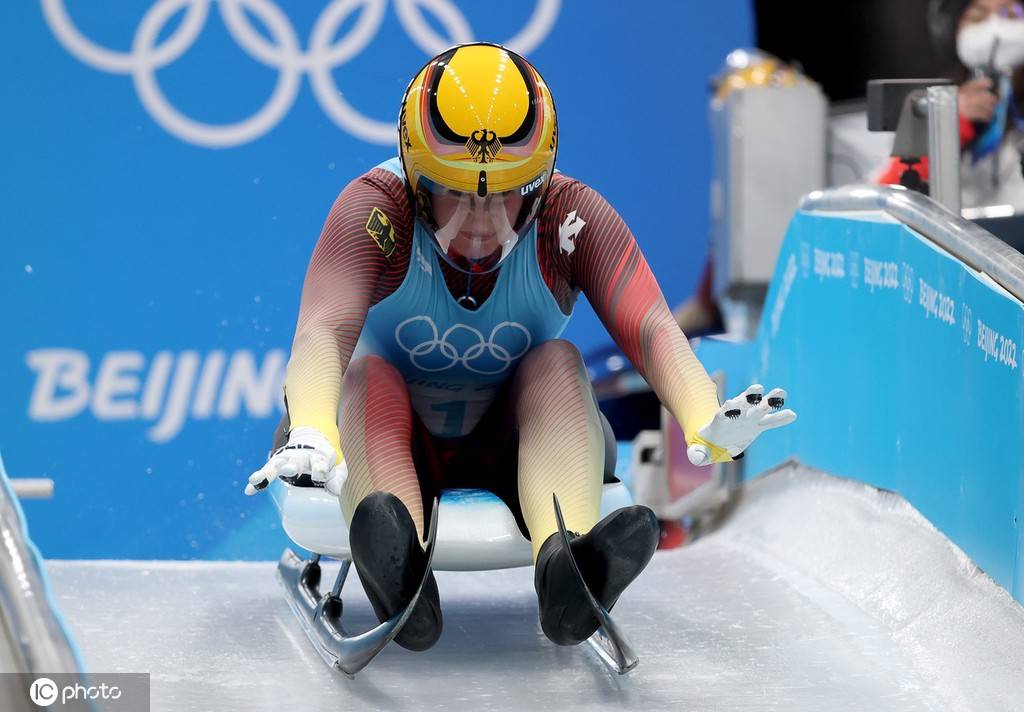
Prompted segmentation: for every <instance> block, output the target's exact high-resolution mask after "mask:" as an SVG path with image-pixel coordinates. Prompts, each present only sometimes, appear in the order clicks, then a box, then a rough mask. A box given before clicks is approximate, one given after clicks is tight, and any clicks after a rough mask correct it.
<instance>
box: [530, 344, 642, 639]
mask: <svg viewBox="0 0 1024 712" xmlns="http://www.w3.org/2000/svg"><path fill="white" fill-rule="evenodd" d="M514 386H515V388H514V391H513V396H514V399H515V405H516V420H517V423H518V426H519V493H520V494H519V496H520V500H521V503H522V509H523V516H524V518H525V519H526V525H527V528H528V529H529V530H530V538H531V540H532V542H533V553H534V562H535V568H534V587H535V588H536V590H537V602H538V606H539V609H540V624H541V629H542V630H543V631H544V634H545V635H547V637H548V638H549V639H550V640H552V641H553V642H555V643H558V644H559V645H575V644H577V643H580V642H582V641H584V640H586V639H587V638H589V637H590V636H591V635H592V634H593V633H594V631H595V630H597V627H598V625H599V622H598V619H597V617H596V616H595V615H594V614H593V612H592V609H591V608H590V605H589V603H588V599H587V596H586V593H585V592H584V591H583V589H582V588H581V587H580V585H579V581H578V577H577V574H576V568H575V566H574V565H573V560H575V562H576V564H577V565H578V566H579V569H580V573H582V575H583V579H584V581H585V582H586V586H587V588H589V589H590V591H591V592H592V593H593V595H594V596H595V597H596V599H597V600H598V602H599V603H600V604H601V605H602V606H604V607H605V609H606V610H611V608H612V606H614V605H615V602H616V601H617V600H618V598H619V596H620V595H621V593H622V592H623V590H625V588H626V587H627V586H628V585H629V584H630V583H631V582H632V581H633V580H634V579H635V578H636V577H637V576H638V575H639V574H640V572H641V571H642V570H643V568H644V567H645V566H646V565H647V562H648V561H650V559H651V556H652V555H653V554H654V550H655V548H657V545H658V520H657V518H656V517H655V516H654V512H652V511H651V510H650V509H648V508H647V507H640V506H635V505H634V506H631V507H623V508H622V509H618V510H616V511H615V512H612V513H611V514H609V515H608V516H607V517H605V518H604V519H602V520H601V521H598V517H599V516H600V510H601V491H602V484H603V479H604V461H605V442H604V439H605V436H604V429H603V427H602V424H601V420H600V415H599V412H598V410H597V404H596V402H595V400H594V395H593V392H592V391H591V388H590V382H589V381H588V379H587V375H586V369H585V367H584V365H583V359H581V358H580V355H579V352H578V351H577V350H576V348H575V347H573V346H572V345H571V344H569V343H568V342H565V341H558V340H555V341H548V342H546V343H544V344H542V345H540V346H539V347H537V348H536V349H534V350H533V351H531V352H530V354H528V355H527V356H526V358H524V359H523V363H522V364H521V365H520V367H519V370H518V371H517V373H516V382H515V384H514ZM552 494H555V495H557V496H558V501H559V505H560V506H561V508H562V513H563V516H564V518H565V525H566V528H567V529H568V530H570V531H571V532H572V534H570V548H571V550H572V553H571V555H570V553H569V551H567V550H566V549H565V547H564V545H563V544H562V542H561V540H560V538H559V535H558V534H557V531H558V525H557V523H556V520H555V515H554V506H553V504H552V499H551V495H552Z"/></svg>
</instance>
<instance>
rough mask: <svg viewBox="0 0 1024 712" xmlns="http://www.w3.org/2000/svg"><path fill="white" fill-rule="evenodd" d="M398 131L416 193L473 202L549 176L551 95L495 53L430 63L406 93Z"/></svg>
mask: <svg viewBox="0 0 1024 712" xmlns="http://www.w3.org/2000/svg"><path fill="white" fill-rule="evenodd" d="M399 124H400V125H399V139H400V141H399V145H400V149H401V157H402V166H403V168H404V169H405V174H406V178H407V179H408V181H409V187H410V188H411V189H412V191H413V192H414V193H415V192H416V189H417V184H418V182H419V180H420V178H427V179H429V180H430V181H432V182H433V183H435V184H439V185H443V186H445V187H446V188H449V189H452V190H458V191H464V192H472V193H476V194H478V195H486V194H488V193H491V192H503V191H507V190H517V189H522V188H523V187H525V186H527V185H531V184H533V183H534V182H535V180H536V178H537V176H538V175H542V174H550V172H551V170H552V169H553V168H554V162H555V154H556V151H557V141H556V138H555V137H556V135H557V134H556V130H555V125H556V119H555V106H554V102H553V101H552V98H551V93H550V92H549V91H548V87H547V85H546V84H545V82H544V80H543V78H542V77H541V76H540V74H539V73H538V72H537V70H536V69H534V68H533V66H532V65H531V64H530V63H529V62H527V61H526V60H525V59H524V58H523V57H520V56H519V55H518V54H516V53H515V52H512V51H511V50H508V49H506V48H504V47H500V46H498V45H493V44H484V43H477V44H467V45H459V46H457V47H453V48H452V49H449V50H447V51H446V52H443V53H441V54H439V55H438V56H437V57H435V58H434V59H432V60H431V61H430V62H428V63H427V65H426V66H425V67H423V69H421V70H420V71H419V73H417V75H416V77H415V78H414V79H413V80H412V82H411V83H410V84H409V87H408V89H407V90H406V93H405V97H404V98H403V100H402V108H401V112H400V115H399ZM541 185H543V183H542V184H541ZM537 187H540V186H536V187H534V188H531V189H530V191H527V192H532V191H534V190H536V188H537ZM524 195H525V193H524Z"/></svg>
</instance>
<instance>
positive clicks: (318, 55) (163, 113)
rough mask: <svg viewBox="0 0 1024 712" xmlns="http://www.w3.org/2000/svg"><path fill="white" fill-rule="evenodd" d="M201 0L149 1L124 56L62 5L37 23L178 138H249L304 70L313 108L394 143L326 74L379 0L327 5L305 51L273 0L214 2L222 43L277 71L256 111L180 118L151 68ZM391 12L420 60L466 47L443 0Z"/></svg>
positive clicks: (548, 21) (543, 9)
mask: <svg viewBox="0 0 1024 712" xmlns="http://www.w3.org/2000/svg"><path fill="white" fill-rule="evenodd" d="M211 1H212V0H157V1H156V2H155V3H153V5H151V6H150V8H149V9H148V10H147V11H146V14H145V16H144V17H143V18H142V21H141V22H140V23H139V26H138V28H137V29H136V32H135V37H134V39H133V40H132V46H131V50H130V51H128V52H121V51H116V50H112V49H108V48H106V47H103V46H101V45H98V44H96V43H95V42H93V41H92V40H91V39H89V38H88V37H86V36H85V35H84V34H82V32H81V31H80V30H79V29H78V27H77V26H75V24H74V22H73V21H72V20H71V17H70V15H69V14H68V11H67V8H66V7H65V6H64V0H42V7H43V16H44V17H45V18H46V22H47V24H48V25H49V26H50V29H51V30H52V31H53V34H54V36H55V37H56V38H57V39H58V40H59V41H60V43H61V44H62V45H64V48H65V49H66V50H67V51H68V52H70V53H71V54H72V55H74V56H75V57H76V58H77V59H79V60H80V61H82V62H84V63H86V64H88V65H90V66H92V67H94V68H96V69H99V70H101V71H105V72H109V73H111V74H130V75H131V77H132V80H133V81H134V83H135V91H136V93H137V94H138V96H139V100H140V101H141V102H142V104H143V106H144V107H145V108H146V110H147V111H148V112H149V114H150V116H152V117H153V119H154V120H155V121H156V122H157V123H158V124H160V126H162V127H163V128H164V129H165V130H167V131H168V132H170V133H171V134H173V135H175V136H177V137H178V138H179V139H181V140H183V141H188V142H189V143H193V144H197V145H199V146H207V147H210V148H225V147H229V146H238V145H241V144H245V143H249V142H250V141H254V140H256V139H258V138H259V137H260V136H263V135H264V134H265V133H267V132H268V131H270V130H271V129H273V128H274V127H275V126H277V124H278V123H279V122H280V121H281V119H283V118H284V116H285V114H287V113H288V111H290V110H291V107H292V105H293V104H294V103H295V98H296V96H297V95H298V93H299V89H300V88H301V86H302V81H301V79H302V74H303V72H308V73H309V79H310V86H311V87H312V89H313V94H314V95H315V96H316V100H317V102H318V103H319V104H320V107H321V108H322V109H323V110H324V113H326V114H327V115H328V116H329V117H330V118H331V119H332V120H333V121H334V122H335V124H337V125H338V127H339V128H341V129H344V130H345V131H348V132H349V133H350V134H351V135H352V136H354V137H356V138H359V139H362V140H363V141H367V142H369V143H379V144H393V143H394V142H395V135H396V129H395V123H394V121H378V120H377V119H373V118H370V117H368V116H364V115H363V114H361V113H359V112H358V111H357V110H356V109H355V108H354V107H353V106H352V105H351V104H349V103H348V101H347V100H346V99H345V97H344V96H343V95H342V93H341V91H340V90H339V89H338V87H337V85H336V84H335V82H334V77H333V76H332V74H331V73H332V72H333V71H334V70H335V69H337V68H338V67H340V66H342V65H343V64H345V63H346V62H348V61H350V60H351V59H353V58H354V57H355V56H357V55H358V54H359V53H361V52H362V51H363V50H364V49H365V48H366V47H367V46H368V45H369V44H370V42H371V41H373V39H374V38H375V37H376V35H377V33H378V31H379V30H380V27H381V24H382V23H383V21H384V16H385V12H386V10H387V5H388V1H387V0H332V1H331V2H330V3H328V4H327V5H326V6H325V7H324V9H323V10H322V11H321V13H320V15H319V16H318V17H317V19H316V23H315V24H314V25H313V30H312V32H311V33H310V38H309V43H308V48H307V49H306V51H305V52H303V51H302V48H301V46H300V42H299V37H298V35H297V34H296V32H295V27H294V26H293V25H292V23H291V21H290V20H289V18H288V16H287V15H286V14H285V13H284V11H283V10H281V8H280V7H278V6H277V5H276V4H275V3H274V2H273V0H218V2H217V6H218V8H219V9H220V14H221V17H222V18H223V20H224V24H225V26H226V27H227V30H228V32H229V33H230V35H231V37H232V39H233V40H234V41H235V42H236V43H237V44H238V46H239V47H241V48H242V49H243V50H244V51H245V52H247V53H248V54H249V55H250V56H251V57H252V58H253V59H255V60H256V61H258V62H260V63H261V64H264V65H266V66H268V67H272V68H274V69H276V70H277V71H278V78H277V83H276V85H275V86H274V90H273V92H272V93H271V95H270V98H269V99H268V100H267V102H266V103H265V104H264V105H263V107H262V108H260V109H259V110H257V111H256V113H255V114H253V115H252V116H250V117H248V118H246V119H243V120H242V121H239V122H236V123H232V124H207V123H203V122H200V121H196V120H195V119H193V118H191V117H189V116H186V115H185V114H183V113H182V112H180V111H179V110H178V109H177V108H175V107H174V106H173V105H172V104H171V102H170V101H169V100H168V98H167V96H166V95H165V94H164V93H163V91H162V90H161V89H160V86H159V85H158V84H157V80H156V71H157V70H158V69H161V68H163V67H166V66H168V65H169V64H171V63H172V62H174V61H176V60H177V59H179V58H180V57H181V56H182V55H183V54H184V53H185V52H187V51H188V50H189V49H190V48H191V47H192V45H193V44H195V42H196V40H197V38H198V37H199V33H201V32H202V31H203V28H204V27H205V26H206V20H207V16H208V15H209V11H210V3H211ZM560 1H561V0H536V5H535V6H534V9H533V14H532V15H531V16H530V19H529V20H528V21H527V23H526V25H525V26H524V27H523V28H522V30H520V32H519V33H518V34H516V35H515V36H514V37H512V38H511V39H508V40H506V41H505V42H504V44H505V45H506V46H507V47H509V48H510V49H513V50H515V51H517V52H519V53H520V54H526V53H528V52H530V51H532V50H533V49H534V48H535V47H537V46H538V45H539V44H540V43H541V42H543V41H544V39H545V38H546V37H547V36H548V33H549V32H550V31H551V28H552V26H553V25H554V24H555V20H556V19H557V17H558V9H559V5H560ZM394 5H395V11H396V14H397V15H398V20H399V22H400V23H401V25H402V27H404V28H405V31H406V32H407V33H408V35H409V37H410V39H412V41H413V42H414V43H415V44H416V46H417V47H419V48H420V49H422V50H423V51H424V52H426V53H427V54H428V55H435V54H438V53H440V52H443V51H444V50H445V49H447V48H448V47H450V46H452V45H455V44H462V43H465V42H471V41H473V31H472V29H470V27H469V23H468V22H467V21H466V18H465V17H464V16H463V15H462V12H461V11H460V10H459V8H458V7H457V6H456V5H455V4H454V3H452V2H451V0H394ZM423 8H426V9H428V10H429V11H430V13H431V14H432V15H433V16H434V18H435V19H436V20H437V22H438V24H439V25H440V26H441V27H443V28H444V31H445V33H446V34H447V37H444V36H441V35H440V34H438V33H437V32H436V31H435V30H434V29H433V27H431V25H430V23H429V22H427V20H426V19H424V17H423V14H422V9H423ZM360 9H361V10H362V12H361V13H360V14H359V15H358V18H357V19H356V21H355V22H354V23H352V27H351V29H350V30H349V31H348V32H347V33H346V34H345V35H344V36H343V37H341V38H339V39H337V40H336V41H335V40H334V38H335V36H336V35H337V34H338V30H339V29H341V27H342V26H344V25H345V24H346V21H347V20H348V19H349V18H350V17H351V16H352V15H353V13H356V12H357V11H359V10H360ZM182 10H184V12H185V16H184V18H183V19H182V21H181V23H180V24H179V25H178V28H177V29H175V30H174V31H173V32H171V33H170V35H169V36H168V37H167V38H166V39H164V40H163V41H160V39H159V38H160V37H161V34H162V33H163V31H164V29H165V28H166V27H167V25H168V23H170V22H171V21H172V20H173V18H174V17H175V16H176V15H177V14H178V13H179V12H180V11H182ZM246 11H248V13H249V14H251V15H254V16H255V17H257V18H258V19H259V21H260V23H262V24H263V25H264V27H266V29H267V32H268V34H269V36H270V39H267V38H266V37H265V36H264V35H263V34H262V33H261V32H260V31H259V30H258V29H256V28H255V27H254V26H253V24H252V21H251V20H250V19H249V17H248V16H247V15H246ZM332 42H333V43H332Z"/></svg>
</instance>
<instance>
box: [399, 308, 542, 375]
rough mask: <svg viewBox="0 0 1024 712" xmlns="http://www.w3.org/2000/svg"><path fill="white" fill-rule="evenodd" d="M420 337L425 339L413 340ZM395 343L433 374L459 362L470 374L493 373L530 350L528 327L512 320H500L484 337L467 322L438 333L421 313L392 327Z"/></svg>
mask: <svg viewBox="0 0 1024 712" xmlns="http://www.w3.org/2000/svg"><path fill="white" fill-rule="evenodd" d="M417 325H422V326H417ZM417 332H418V333H417ZM423 336H426V338H422V340H420V341H419V342H418V343H416V339H417V338H421V337H423ZM395 342H396V343H397V344H398V346H399V347H400V348H401V349H402V350H403V351H405V352H406V353H407V354H409V361H410V362H411V363H412V365H413V366H415V367H416V368H418V369H420V370H421V371H426V372H428V373H436V372H438V371H447V370H448V369H450V368H454V367H455V366H459V365H461V366H462V367H463V368H465V369H466V370H468V371H472V372H473V373H477V374H480V375H484V376H494V375H497V374H499V373H504V372H505V371H507V370H508V369H509V367H510V366H512V365H513V364H514V363H515V362H516V361H518V360H519V359H520V358H522V357H523V356H524V355H525V354H526V352H527V351H529V350H530V346H531V345H532V343H533V337H532V336H531V335H530V331H529V329H527V328H526V327H525V326H523V325H522V324H520V323H518V322H514V321H503V322H501V323H500V324H498V325H497V326H495V327H494V328H493V329H491V334H490V336H488V337H487V338H486V339H485V338H484V335H483V332H481V331H480V330H478V329H474V328H473V327H472V326H468V325H466V324H453V325H452V326H450V327H448V328H447V329H446V330H445V332H444V334H440V335H439V332H438V329H437V324H435V323H434V320H433V319H431V318H430V317H429V316H425V315H421V316H414V317H411V318H409V319H406V320H405V321H403V322H402V323H401V324H399V325H398V326H397V327H396V328H395Z"/></svg>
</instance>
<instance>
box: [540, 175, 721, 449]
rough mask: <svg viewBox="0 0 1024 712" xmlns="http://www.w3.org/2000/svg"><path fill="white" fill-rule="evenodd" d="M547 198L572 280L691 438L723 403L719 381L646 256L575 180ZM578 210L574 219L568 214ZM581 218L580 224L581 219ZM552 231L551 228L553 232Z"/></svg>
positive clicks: (609, 210) (602, 202) (596, 196)
mask: <svg viewBox="0 0 1024 712" xmlns="http://www.w3.org/2000/svg"><path fill="white" fill-rule="evenodd" d="M559 188H560V189H559V190H555V186H554V185H553V186H552V195H550V196H549V197H548V204H547V205H546V206H545V209H544V219H545V220H548V221H551V220H554V221H555V224H549V225H547V226H543V225H542V229H544V230H545V232H546V233H547V231H548V230H551V231H552V232H553V233H554V234H558V235H559V242H560V253H561V254H562V255H564V259H565V262H566V263H568V266H567V269H568V275H567V277H568V279H569V281H570V284H572V285H573V286H575V287H576V288H578V289H580V290H581V291H582V292H583V293H584V294H585V295H586V297H587V299H588V300H589V301H590V303H591V305H593V307H594V311H596V312H597V315H598V316H599V317H600V319H601V321H602V322H603V323H604V325H605V327H606V328H607V329H608V332H609V333H610V334H611V335H612V338H614V339H615V342H616V343H617V344H618V345H619V347H620V348H621V349H622V350H623V351H624V352H625V354H626V356H627V357H628V358H629V360H630V361H631V362H632V363H633V365H634V366H635V367H636V369H637V371H639V372H640V374H641V375H642V376H643V377H644V378H645V379H647V382H648V383H649V384H650V385H651V388H653V389H654V392H655V393H656V394H657V395H658V398H659V399H661V402H662V403H663V404H664V405H665V407H667V408H668V409H669V411H670V412H671V413H672V415H673V416H675V418H676V419H677V420H678V421H679V423H680V424H681V425H682V426H683V431H684V432H685V433H686V435H687V438H688V439H689V438H690V437H692V436H693V435H696V434H697V433H698V432H699V430H700V428H702V427H703V426H704V425H706V424H707V423H708V422H710V421H711V419H712V418H713V416H714V415H715V411H717V410H718V407H719V404H718V394H717V390H716V388H715V384H714V383H713V382H712V381H711V379H710V378H709V377H708V374H707V372H706V371H705V370H704V367H703V366H702V365H701V363H700V361H698V360H697V357H696V356H695V355H694V353H693V351H692V350H691V349H690V345H689V343H688V342H687V340H686V337H685V336H684V335H683V332H682V331H680V329H679V326H678V325H677V324H676V321H675V319H673V318H672V313H671V312H670V311H669V308H668V305H667V304H666V303H665V297H664V296H663V295H662V293H661V289H660V288H659V287H658V283H657V281H656V280H655V278H654V275H653V274H652V273H651V269H650V267H649V266H648V265H647V260H645V259H644V256H643V254H642V253H641V252H640V248H639V246H638V245H637V244H636V240H635V239H634V238H633V234H632V233H631V232H630V230H629V228H628V227H627V226H626V223H625V222H623V220H622V218H621V217H619V215H618V213H616V212H615V210H614V209H613V208H612V207H611V206H610V205H609V204H608V202H607V201H605V199H604V198H602V197H601V196H600V195H599V194H598V193H597V192H596V191H594V190H592V189H591V188H589V187H587V186H585V185H583V184H582V183H579V182H577V181H572V182H571V183H569V184H567V185H562V186H559ZM572 211H575V216H574V218H575V219H570V214H571V213H572ZM577 221H583V222H584V223H585V224H584V225H583V226H582V227H579V226H578V225H576V224H575V223H576V222H577ZM547 234H551V233H547Z"/></svg>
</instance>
